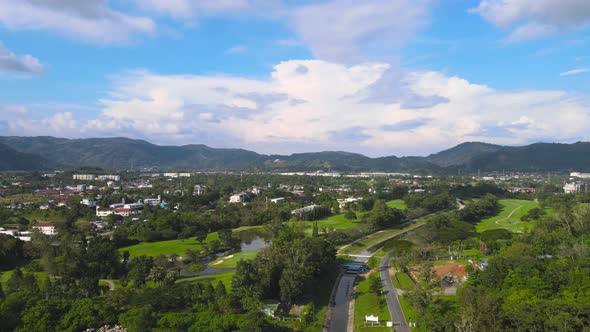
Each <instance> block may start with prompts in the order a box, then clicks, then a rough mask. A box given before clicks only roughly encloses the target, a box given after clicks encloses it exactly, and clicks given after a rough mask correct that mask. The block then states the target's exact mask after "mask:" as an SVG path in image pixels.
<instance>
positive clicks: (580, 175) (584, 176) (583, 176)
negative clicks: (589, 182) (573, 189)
mask: <svg viewBox="0 0 590 332" xmlns="http://www.w3.org/2000/svg"><path fill="white" fill-rule="evenodd" d="M570 177H572V178H581V179H590V173H580V172H571V173H570Z"/></svg>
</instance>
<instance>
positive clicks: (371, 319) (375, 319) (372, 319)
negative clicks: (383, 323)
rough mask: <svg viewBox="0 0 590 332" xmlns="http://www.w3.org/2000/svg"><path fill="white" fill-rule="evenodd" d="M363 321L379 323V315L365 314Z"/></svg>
mask: <svg viewBox="0 0 590 332" xmlns="http://www.w3.org/2000/svg"><path fill="white" fill-rule="evenodd" d="M365 322H375V323H379V316H373V315H369V316H367V315H365Z"/></svg>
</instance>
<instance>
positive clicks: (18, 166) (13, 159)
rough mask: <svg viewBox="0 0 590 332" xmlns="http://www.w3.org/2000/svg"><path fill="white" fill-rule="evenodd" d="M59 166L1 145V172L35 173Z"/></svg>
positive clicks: (37, 156)
mask: <svg viewBox="0 0 590 332" xmlns="http://www.w3.org/2000/svg"><path fill="white" fill-rule="evenodd" d="M56 166H58V165H57V164H56V163H54V162H50V161H48V160H46V159H44V158H42V157H40V156H39V155H35V154H28V153H23V152H19V151H16V150H15V149H12V148H11V147H9V146H6V145H4V144H0V171H33V170H40V169H47V168H52V167H56Z"/></svg>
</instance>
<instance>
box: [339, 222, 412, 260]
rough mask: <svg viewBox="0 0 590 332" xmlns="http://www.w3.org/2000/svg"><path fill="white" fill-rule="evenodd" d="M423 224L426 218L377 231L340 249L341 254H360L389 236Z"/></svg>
mask: <svg viewBox="0 0 590 332" xmlns="http://www.w3.org/2000/svg"><path fill="white" fill-rule="evenodd" d="M422 224H424V220H419V221H417V222H416V223H413V224H411V225H408V226H406V227H404V228H393V229H387V230H384V231H381V232H378V233H375V234H373V235H372V236H369V237H368V238H366V239H363V240H361V241H359V242H356V243H354V244H352V245H350V246H348V247H346V248H344V249H342V250H341V251H340V254H347V255H354V254H358V253H360V252H361V251H363V250H366V249H369V248H371V247H374V246H376V245H377V244H379V243H381V242H383V241H384V240H385V239H387V238H390V237H392V236H395V235H397V234H399V233H401V232H404V231H407V230H411V229H414V228H416V227H418V226H420V225H422Z"/></svg>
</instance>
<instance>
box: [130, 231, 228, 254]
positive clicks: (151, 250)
mask: <svg viewBox="0 0 590 332" xmlns="http://www.w3.org/2000/svg"><path fill="white" fill-rule="evenodd" d="M217 239H219V236H218V235H217V232H213V233H209V234H208V235H207V238H206V239H205V241H204V242H203V243H204V244H207V243H209V241H212V240H217ZM187 249H192V250H199V251H200V250H202V249H203V247H202V246H201V245H200V244H199V242H197V240H195V238H190V239H186V240H169V241H158V242H142V243H139V244H136V245H132V246H129V247H124V248H120V249H119V252H120V253H123V252H124V251H129V255H130V256H131V257H134V256H141V255H146V256H154V257H155V256H159V255H166V256H170V255H171V254H177V255H180V256H184V255H185V253H186V250H187Z"/></svg>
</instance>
